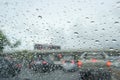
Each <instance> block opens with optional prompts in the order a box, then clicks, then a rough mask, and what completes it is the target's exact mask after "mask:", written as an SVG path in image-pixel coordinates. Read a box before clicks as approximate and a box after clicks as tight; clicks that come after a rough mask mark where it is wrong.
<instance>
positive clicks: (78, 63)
mask: <svg viewBox="0 0 120 80" xmlns="http://www.w3.org/2000/svg"><path fill="white" fill-rule="evenodd" d="M77 65H78V67H79V68H80V67H82V65H83V63H82V61H80V60H78V62H77Z"/></svg>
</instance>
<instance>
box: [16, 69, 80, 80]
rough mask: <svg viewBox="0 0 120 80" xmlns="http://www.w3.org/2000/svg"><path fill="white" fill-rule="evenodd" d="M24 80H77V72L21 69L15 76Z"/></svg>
mask: <svg viewBox="0 0 120 80" xmlns="http://www.w3.org/2000/svg"><path fill="white" fill-rule="evenodd" d="M17 78H18V79H20V80H24V78H28V79H30V80H79V72H78V71H76V72H63V71H62V70H55V71H52V72H49V73H39V72H34V71H32V70H30V69H28V68H25V69H23V70H22V71H21V74H20V75H18V77H16V80H18V79H17Z"/></svg>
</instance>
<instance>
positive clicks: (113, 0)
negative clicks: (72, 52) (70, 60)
mask: <svg viewBox="0 0 120 80" xmlns="http://www.w3.org/2000/svg"><path fill="white" fill-rule="evenodd" d="M0 11H1V12H0V30H2V31H3V32H4V34H5V35H6V36H7V37H8V39H9V40H10V41H11V43H15V41H17V40H20V41H21V45H20V46H19V47H17V48H14V49H12V50H21V49H22V50H24V49H28V50H33V46H34V44H35V43H38V44H53V45H60V46H61V48H62V49H120V48H119V47H120V44H119V43H120V22H119V21H120V1H119V0H0ZM6 50H11V48H10V47H8V46H7V47H6Z"/></svg>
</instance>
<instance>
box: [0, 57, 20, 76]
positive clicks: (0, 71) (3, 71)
mask: <svg viewBox="0 0 120 80" xmlns="http://www.w3.org/2000/svg"><path fill="white" fill-rule="evenodd" d="M0 63H1V64H0V77H14V76H15V75H17V74H18V73H19V72H20V70H21V66H18V64H16V63H13V61H10V60H8V59H6V58H4V57H0ZM19 65H20V64H19Z"/></svg>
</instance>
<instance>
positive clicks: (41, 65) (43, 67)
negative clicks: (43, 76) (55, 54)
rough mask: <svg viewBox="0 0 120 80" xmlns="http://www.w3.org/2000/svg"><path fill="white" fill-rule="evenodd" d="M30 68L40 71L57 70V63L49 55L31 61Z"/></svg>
mask: <svg viewBox="0 0 120 80" xmlns="http://www.w3.org/2000/svg"><path fill="white" fill-rule="evenodd" d="M29 69H32V70H33V71H39V72H50V71H53V70H55V65H54V63H53V61H52V60H50V59H49V58H48V57H42V58H36V59H33V60H32V61H31V62H30V63H29Z"/></svg>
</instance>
